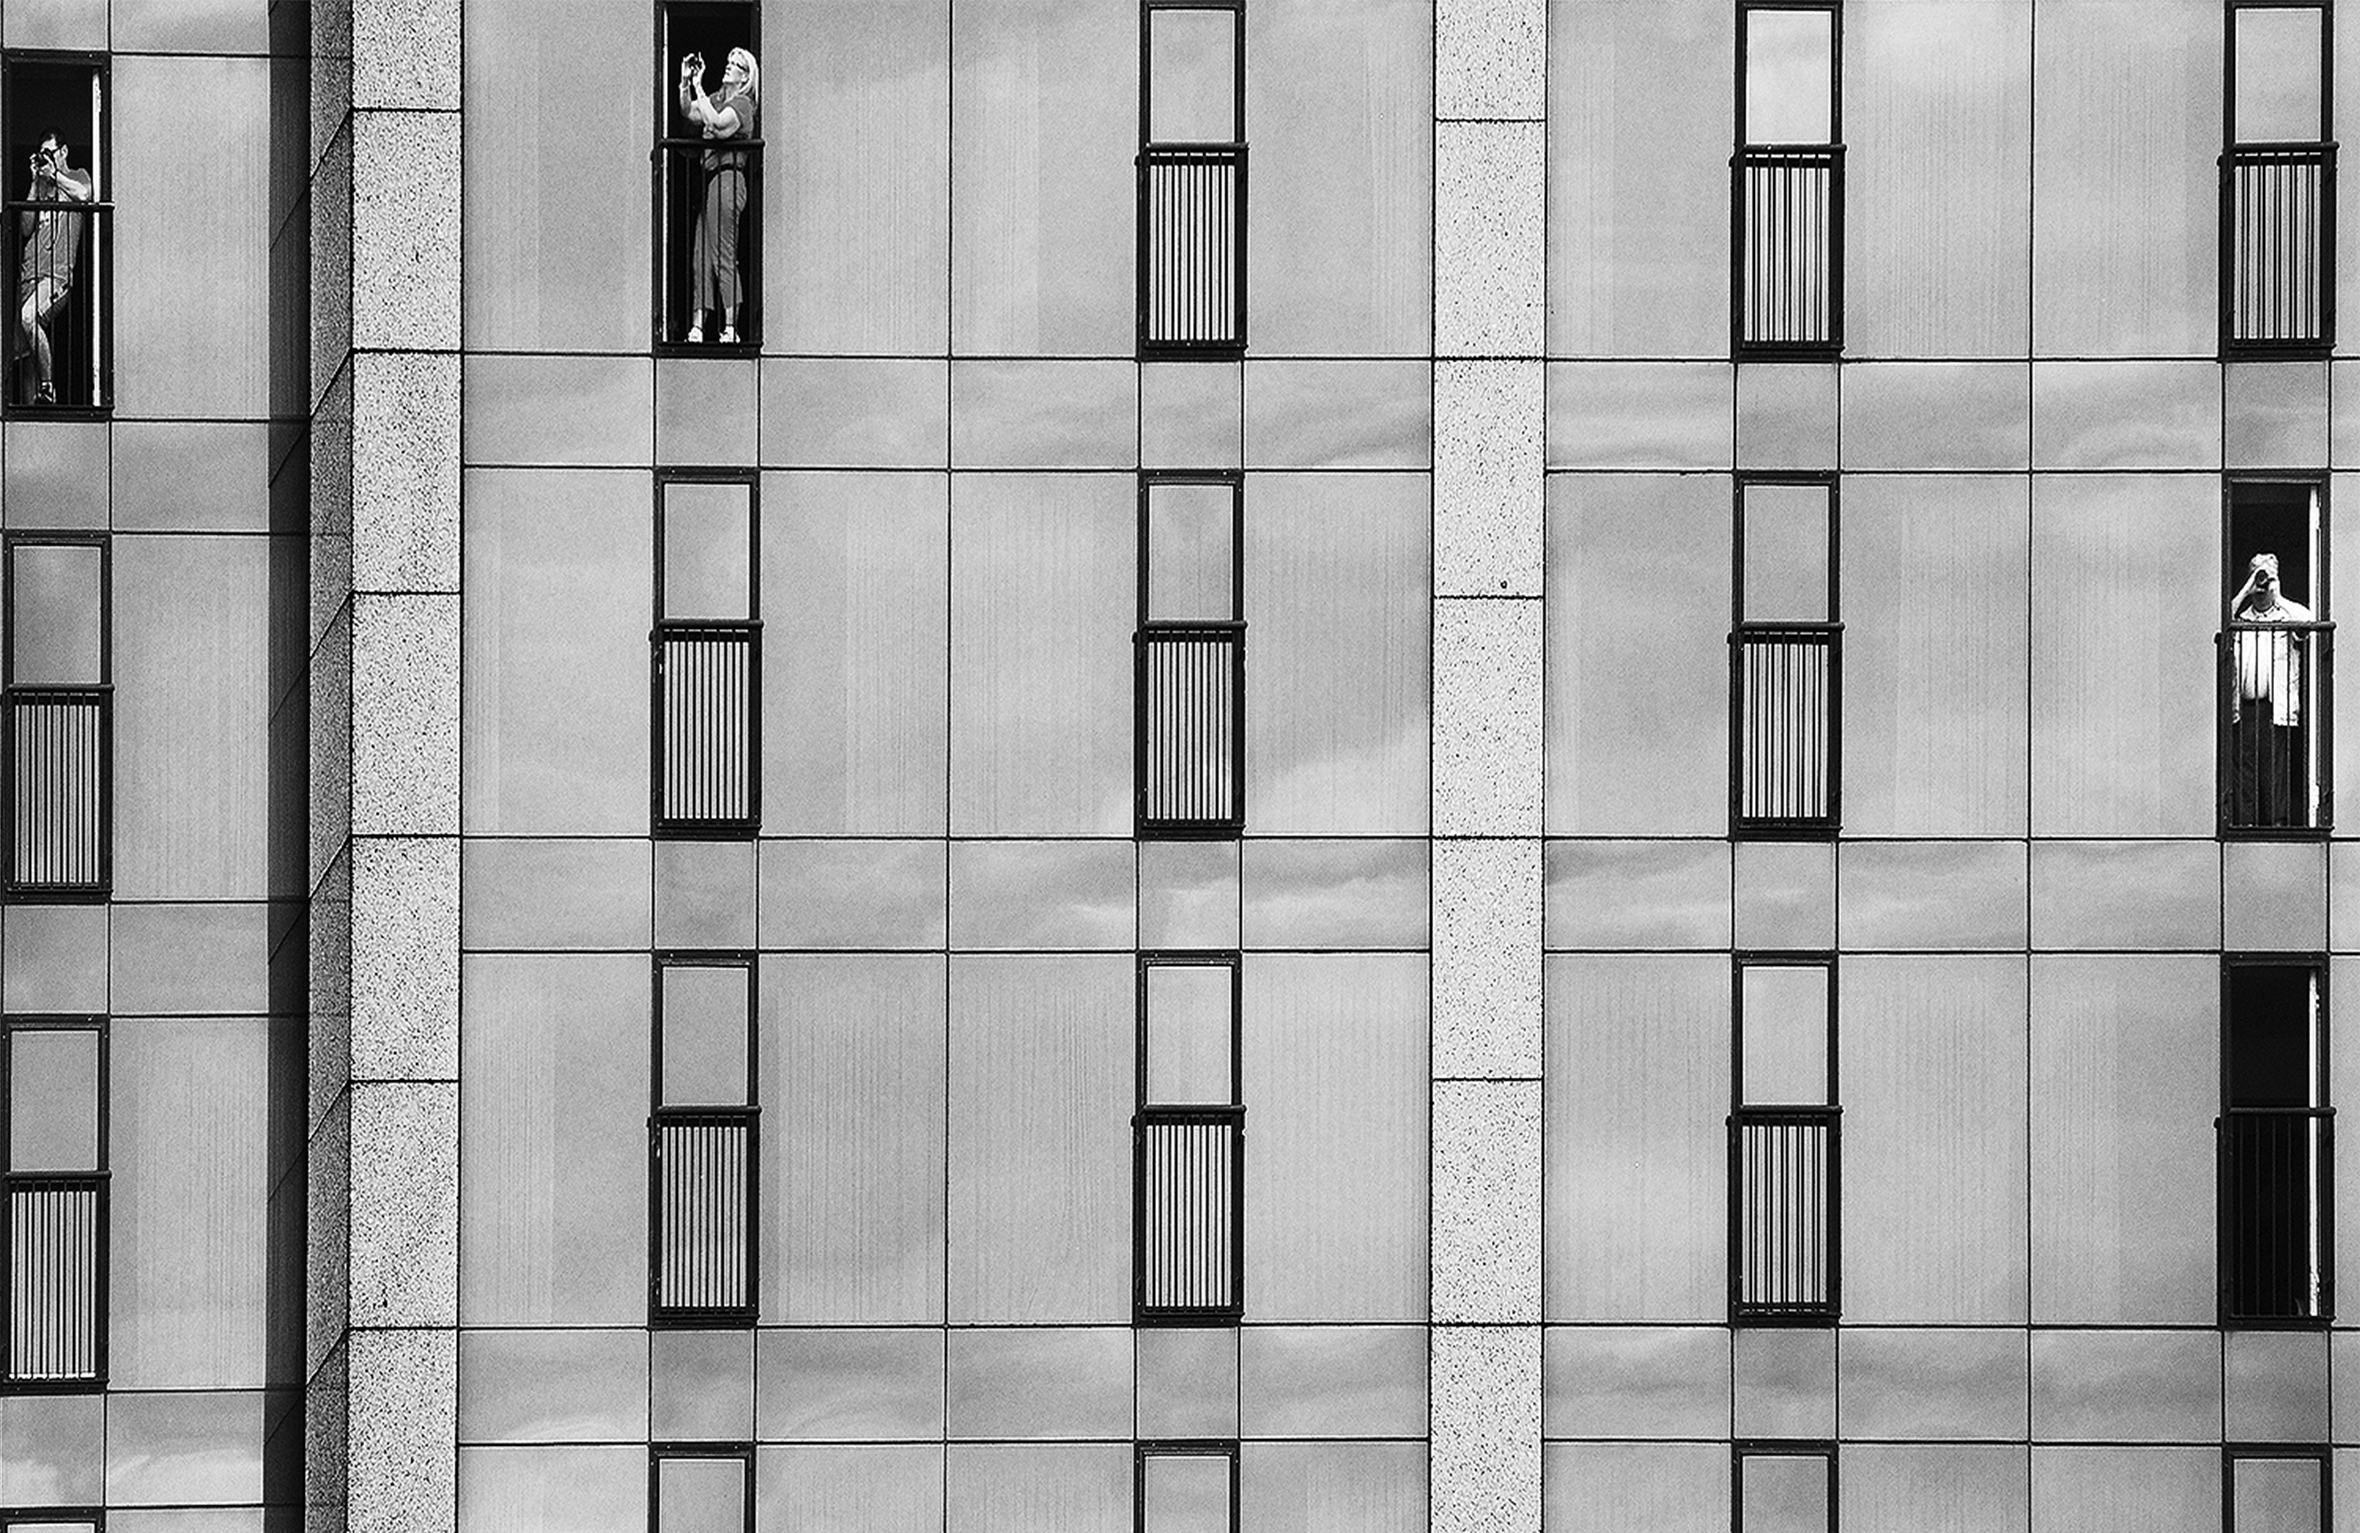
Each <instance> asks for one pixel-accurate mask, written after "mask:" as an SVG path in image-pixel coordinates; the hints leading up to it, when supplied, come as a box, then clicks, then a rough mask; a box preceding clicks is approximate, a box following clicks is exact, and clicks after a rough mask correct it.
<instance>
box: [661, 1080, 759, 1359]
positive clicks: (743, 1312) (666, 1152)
mask: <svg viewBox="0 0 2360 1533" xmlns="http://www.w3.org/2000/svg"><path fill="white" fill-rule="evenodd" d="M759 1118H760V1110H759V1109H758V1108H753V1107H659V1108H657V1109H656V1110H655V1116H654V1118H653V1119H652V1120H651V1122H650V1125H649V1134H648V1157H649V1159H648V1215H649V1230H648V1316H649V1320H650V1321H651V1323H654V1324H658V1325H751V1324H752V1323H753V1320H754V1310H755V1292H756V1291H755V1286H754V1260H755V1238H754V1232H755V1222H754V1221H755V1207H756V1202H755V1199H756V1196H757V1194H758V1192H759V1185H758V1180H757V1171H758V1165H757V1161H756V1157H755V1148H754V1129H755V1125H756V1123H757V1121H758V1120H759Z"/></svg>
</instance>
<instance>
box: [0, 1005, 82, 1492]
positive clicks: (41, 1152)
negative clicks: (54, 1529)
mask: <svg viewBox="0 0 2360 1533" xmlns="http://www.w3.org/2000/svg"><path fill="white" fill-rule="evenodd" d="M0 1105H4V1106H5V1108H6V1115H7V1121H6V1133H5V1145H6V1151H7V1161H6V1165H5V1172H6V1175H5V1177H4V1178H0V1180H4V1181H5V1182H6V1186H7V1203H8V1211H7V1218H6V1221H5V1224H4V1225H0V1243H4V1244H5V1247H6V1251H7V1263H6V1264H7V1268H8V1309H7V1317H8V1323H7V1329H6V1331H5V1333H4V1334H0V1342H4V1349H0V1388H5V1389H7V1390H13V1391H20V1392H24V1391H57V1390H94V1389H99V1388H103V1387H104V1385H105V1383H106V1361H107V1291H108V1283H107V1181H108V1176H107V1031H106V1021H105V1019H104V1018H101V1017H10V1018H7V1019H5V1020H0ZM68 1522H69V1525H70V1523H71V1519H68Z"/></svg>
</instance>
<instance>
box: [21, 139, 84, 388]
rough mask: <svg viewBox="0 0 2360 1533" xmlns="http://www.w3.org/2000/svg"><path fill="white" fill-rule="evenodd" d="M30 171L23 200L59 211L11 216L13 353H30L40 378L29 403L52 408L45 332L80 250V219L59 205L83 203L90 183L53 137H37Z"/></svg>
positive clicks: (68, 290)
mask: <svg viewBox="0 0 2360 1533" xmlns="http://www.w3.org/2000/svg"><path fill="white" fill-rule="evenodd" d="M32 172H33V188H32V190H31V191H30V192H29V193H27V194H26V198H25V200H26V201H28V202H50V203H58V204H61V207H60V208H59V209H58V210H56V211H49V210H41V209H31V208H28V209H26V210H25V211H24V212H22V213H19V214H18V215H17V220H16V233H17V250H18V256H17V268H16V303H17V313H16V333H17V348H16V353H15V354H16V355H17V356H20V357H21V356H23V355H24V354H25V353H26V352H28V351H29V352H31V353H32V355H33V365H34V368H35V369H36V370H37V372H38V373H39V375H40V382H39V385H38V387H37V389H36V390H35V392H34V395H33V398H34V401H35V402H36V403H38V404H45V405H53V404H56V403H57V386H56V384H55V383H53V382H52V381H51V378H50V368H51V360H50V346H49V327H50V324H51V322H52V321H53V320H54V319H55V318H56V316H57V312H58V311H59V310H60V309H62V308H64V307H65V303H66V299H67V298H68V297H69V296H70V295H71V293H72V290H73V285H74V260H75V258H76V257H77V256H79V255H80V254H81V250H82V220H83V214H82V213H81V212H80V211H79V210H75V211H72V212H68V211H65V210H64V209H63V207H62V204H65V203H73V202H88V201H89V200H90V193H91V185H92V183H91V179H90V176H89V174H88V173H87V172H85V171H79V170H75V169H74V168H73V167H72V166H70V165H68V164H67V163H66V145H65V140H64V139H62V138H60V137H59V136H58V135H57V134H56V133H54V132H52V133H44V134H43V135H41V147H40V148H38V149H36V150H34V151H33V162H32Z"/></svg>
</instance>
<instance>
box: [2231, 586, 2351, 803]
mask: <svg viewBox="0 0 2360 1533" xmlns="http://www.w3.org/2000/svg"><path fill="white" fill-rule="evenodd" d="M2216 642H2217V644H2218V646H2219V654H2220V702H2219V709H2218V712H2219V715H2220V768H2219V770H2220V805H2221V828H2222V830H2223V831H2228V832H2239V833H2245V834H2256V835H2269V834H2273V833H2276V834H2282V835H2283V834H2293V835H2301V834H2308V833H2316V832H2319V831H2323V830H2326V829H2327V828H2328V827H2329V826H2330V825H2331V824H2333V822H2334V814H2333V810H2334V780H2335V779H2334V772H2333V769H2332V762H2333V752H2334V736H2335V731H2334V730H2333V728H2331V727H2330V726H2331V724H2332V722H2333V721H2332V720H2331V718H2330V717H2329V713H2328V710H2329V707H2330V706H2331V701H2332V699H2333V697H2334V695H2335V688H2334V681H2335V625H2334V624H2333V623H2231V624H2229V625H2228V626H2227V628H2226V629H2224V630H2223V632H2222V633H2221V634H2220V635H2219V637H2218V639H2217V641H2216Z"/></svg>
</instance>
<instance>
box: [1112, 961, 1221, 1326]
mask: <svg viewBox="0 0 2360 1533" xmlns="http://www.w3.org/2000/svg"><path fill="white" fill-rule="evenodd" d="M1238 996H1239V989H1238V955H1237V954H1235V953H1142V954H1140V955H1139V1053H1138V1058H1139V1107H1138V1113H1137V1115H1136V1116H1135V1117H1134V1118H1133V1119H1132V1141H1133V1156H1132V1162H1133V1164H1132V1191H1133V1199H1132V1206H1133V1208H1134V1210H1135V1213H1134V1216H1133V1219H1132V1241H1133V1247H1132V1286H1133V1293H1134V1304H1133V1309H1134V1311H1135V1313H1136V1316H1137V1319H1138V1320H1139V1322H1140V1323H1141V1324H1143V1325H1144V1324H1150V1323H1154V1324H1164V1325H1234V1324H1236V1323H1237V1321H1238V1319H1239V1318H1240V1317H1241V1316H1242V1315H1244V1313H1245V1228H1246V1223H1245V1221H1246V1208H1245V1187H1246V1109H1245V1101H1244V1097H1243V1077H1242V1075H1241V1073H1240V1066H1239V1063H1238V1053H1239V1048H1238V1045H1239V1033H1238Z"/></svg>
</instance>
